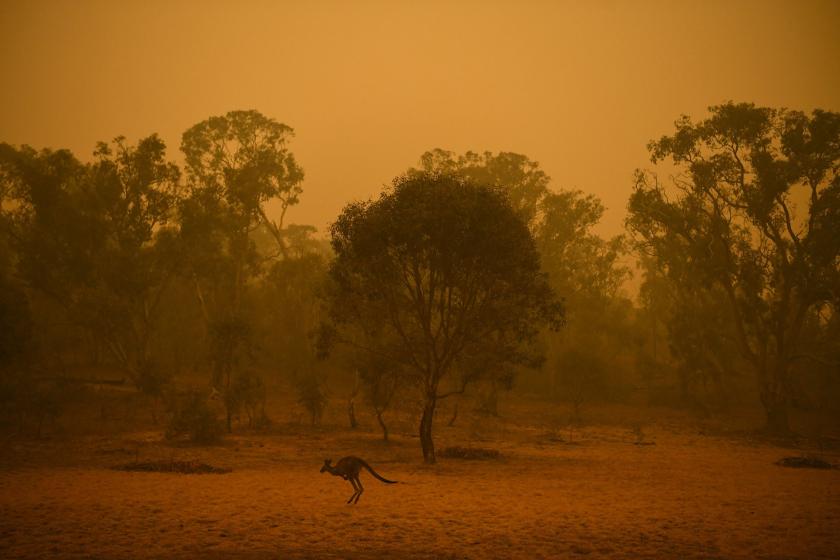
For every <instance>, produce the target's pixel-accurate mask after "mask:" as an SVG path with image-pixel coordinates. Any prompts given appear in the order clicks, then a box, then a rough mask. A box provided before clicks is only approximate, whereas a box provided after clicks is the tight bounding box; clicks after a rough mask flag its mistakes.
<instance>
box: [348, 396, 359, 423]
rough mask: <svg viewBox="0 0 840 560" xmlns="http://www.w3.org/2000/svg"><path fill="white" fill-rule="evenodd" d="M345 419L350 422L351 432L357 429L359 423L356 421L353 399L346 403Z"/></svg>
mask: <svg viewBox="0 0 840 560" xmlns="http://www.w3.org/2000/svg"><path fill="white" fill-rule="evenodd" d="M347 417H348V419H349V420H350V429H351V430H355V429H356V428H358V427H359V423H358V422H357V421H356V403H355V402H353V399H350V402H348V403H347Z"/></svg>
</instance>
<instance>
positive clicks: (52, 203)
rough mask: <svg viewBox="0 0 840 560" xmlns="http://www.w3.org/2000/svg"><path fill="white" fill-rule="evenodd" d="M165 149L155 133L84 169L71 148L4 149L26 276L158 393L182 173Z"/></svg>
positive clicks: (109, 149) (120, 145) (102, 148)
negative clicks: (160, 338) (159, 335)
mask: <svg viewBox="0 0 840 560" xmlns="http://www.w3.org/2000/svg"><path fill="white" fill-rule="evenodd" d="M165 150H166V147H165V145H164V143H163V142H162V141H161V140H160V139H159V138H158V137H157V136H154V135H153V136H150V137H148V138H145V139H143V140H141V141H140V142H139V143H138V144H137V146H130V145H127V144H126V143H125V141H124V139H123V138H117V139H116V140H115V141H114V142H113V143H112V144H106V143H99V145H98V147H97V149H96V151H95V157H96V160H95V161H94V162H93V163H92V164H88V165H84V164H81V163H79V162H78V161H77V160H76V159H75V158H74V157H73V156H72V155H71V154H70V153H69V152H66V151H57V152H51V151H48V150H44V151H42V152H35V151H34V150H32V149H31V148H27V147H23V148H21V149H19V150H15V149H13V148H10V147H6V148H5V149H4V151H3V153H4V158H3V164H2V165H3V168H4V173H5V176H6V178H7V179H8V180H9V182H10V183H9V184H10V186H11V193H12V194H13V196H14V199H15V202H16V204H15V208H16V209H15V211H14V212H13V213H12V215H11V217H10V220H9V224H10V228H11V231H12V232H13V233H12V238H13V239H14V245H15V248H16V251H17V254H18V255H19V260H18V263H17V269H18V273H19V274H20V276H21V277H22V278H23V279H24V281H25V283H26V285H27V286H28V287H29V288H31V289H33V290H35V291H37V292H38V293H40V294H42V295H43V296H45V297H46V298H48V299H49V300H50V302H51V303H52V305H54V306H57V307H58V308H60V309H61V310H62V311H63V313H64V315H65V317H66V320H67V321H68V322H69V323H70V324H75V325H78V326H79V327H81V328H83V329H84V330H86V331H87V332H89V333H90V334H91V335H92V336H93V337H94V339H95V340H97V341H98V342H99V343H100V344H101V345H103V346H104V347H105V349H106V350H107V351H108V353H109V354H110V356H111V358H112V359H113V360H114V362H115V363H116V364H118V365H119V366H120V367H122V368H123V369H124V370H125V371H126V372H127V373H128V374H129V375H130V376H131V378H132V379H133V380H134V381H135V383H136V384H137V385H138V387H140V388H141V389H143V390H144V391H146V392H149V393H152V394H159V392H160V389H161V384H162V382H163V375H164V374H163V373H162V372H161V371H159V370H158V368H157V367H156V365H155V363H154V361H153V360H152V358H151V356H150V344H151V340H152V338H153V336H154V333H155V330H156V328H157V315H158V312H159V303H160V298H161V294H162V293H163V291H164V290H165V289H166V287H167V285H168V283H169V281H170V280H171V279H172V278H173V276H174V275H175V273H176V270H177V262H178V255H177V253H176V251H175V249H174V244H173V243H172V239H173V235H172V231H173V230H172V228H171V227H170V226H171V223H172V218H173V216H174V215H173V210H174V208H175V206H176V204H177V202H178V197H179V177H180V173H179V171H178V168H177V167H176V166H175V165H174V164H173V163H170V162H167V161H166V155H165Z"/></svg>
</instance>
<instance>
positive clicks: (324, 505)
mask: <svg viewBox="0 0 840 560" xmlns="http://www.w3.org/2000/svg"><path fill="white" fill-rule="evenodd" d="M536 406H545V407H549V406H551V405H548V404H539V405H533V407H536ZM529 407H531V408H529ZM533 407H532V406H531V405H528V404H525V405H521V406H519V407H518V408H517V407H512V408H509V409H508V410H504V411H503V414H502V417H501V418H485V417H480V416H477V415H474V416H470V415H469V414H467V413H462V414H461V417H460V418H459V420H458V422H457V423H456V425H455V427H451V428H450V427H446V426H445V424H446V422H445V421H441V425H440V426H439V427H438V428H437V444H438V448H443V447H446V446H448V445H472V446H482V447H488V448H493V449H497V450H499V451H500V452H501V458H500V459H497V460H487V461H464V460H457V459H440V460H439V462H438V464H437V465H433V466H427V465H423V464H422V463H421V461H420V450H419V443H418V440H417V438H415V437H412V436H411V435H410V433H408V432H407V431H405V432H403V433H400V431H401V430H399V429H397V430H395V431H396V432H397V434H396V435H395V436H394V438H393V440H392V441H391V442H390V443H388V444H385V443H384V442H382V441H381V439H380V437H379V435H378V434H377V432H376V431H375V430H374V426H375V424H373V423H372V422H371V423H369V427H365V425H363V426H362V427H361V428H360V429H357V430H349V429H346V428H339V422H340V417H338V416H336V418H334V419H333V420H332V421H334V423H333V424H331V423H330V422H331V421H328V422H327V423H326V424H325V425H324V426H323V427H321V428H311V427H307V426H303V425H293V424H284V423H282V422H276V423H275V425H274V426H273V427H272V428H270V429H269V430H267V431H262V432H258V431H249V430H246V429H240V430H237V432H236V433H235V434H234V435H233V436H230V437H228V438H227V439H226V440H225V442H224V443H222V444H220V445H217V446H210V447H195V446H185V445H171V444H167V443H166V442H164V441H162V439H161V431H160V430H144V431H139V432H124V431H119V432H117V431H115V432H114V433H111V434H98V435H97V434H92V435H91V434H89V435H86V436H75V437H61V438H58V437H49V436H48V437H46V438H45V439H42V440H33V439H23V438H12V439H10V440H8V441H7V442H6V444H5V446H4V451H3V455H2V457H0V557H3V558H18V557H20V558H41V557H43V558H196V557H203V558H408V559H411V558H528V559H531V558H568V557H589V558H745V559H746V558H809V559H810V558H838V557H840V470H825V471H824V470H815V469H791V468H783V467H780V466H777V465H775V464H774V463H775V461H777V460H779V459H780V458H782V457H785V456H790V455H798V454H802V453H803V452H804V451H803V449H802V446H801V445H798V444H796V442H795V441H794V442H791V441H785V442H781V443H773V442H768V441H766V440H758V439H754V438H753V439H750V438H748V437H746V436H745V435H744V434H740V433H739V434H729V433H724V432H721V431H720V430H717V431H714V430H709V429H708V428H702V427H698V424H697V423H694V422H691V421H687V420H683V419H680V418H676V419H672V418H670V417H667V415H664V414H660V413H659V412H658V411H652V410H648V411H645V412H644V418H643V419H642V420H637V421H634V422H631V423H625V424H621V423H616V422H612V421H609V422H608V421H602V418H603V417H605V416H604V415H603V414H601V415H599V414H594V413H593V414H591V415H590V420H589V422H588V423H587V424H586V425H585V426H583V427H581V428H578V429H575V430H571V431H570V430H568V429H567V428H557V425H558V423H557V422H555V423H553V424H552V422H546V421H543V422H541V423H537V422H534V421H532V420H531V418H534V417H539V418H543V419H544V418H546V416H545V415H543V414H542V413H539V411H535V409H534V408H533ZM328 420H329V419H328ZM443 420H446V419H443ZM394 422H395V425H397V426H399V421H398V419H397V420H394ZM408 425H409V423H408V422H406V427H408ZM634 425H642V426H643V428H642V430H641V432H640V431H639V430H638V429H635V430H634V428H633V426H634ZM558 430H559V431H558ZM640 434H643V440H642V441H643V442H644V443H650V445H636V442H637V441H638V440H639V436H640ZM821 453H822V456H823V457H826V458H828V459H830V460H831V461H834V462H837V461H838V458H840V457H838V455H837V454H836V453H833V452H831V451H825V450H822V451H821ZM348 454H354V455H359V456H361V457H363V458H365V459H367V460H368V461H369V462H370V463H371V464H372V465H373V466H374V468H376V469H377V470H378V471H379V472H380V473H381V474H382V475H384V476H385V477H386V478H390V479H395V480H398V481H399V484H394V485H386V484H382V483H380V482H378V481H376V480H375V479H373V478H372V477H370V476H369V475H368V474H367V473H363V474H362V482H363V484H364V485H365V489H366V491H365V493H364V495H363V496H362V497H361V500H360V501H359V503H358V505H347V504H346V503H345V501H346V500H347V498H349V497H350V495H351V494H352V492H353V490H352V488H351V486H350V484H349V483H348V482H346V481H343V480H341V479H339V478H337V477H333V476H330V475H328V474H319V472H318V471H319V468H320V466H321V464H322V463H323V460H324V459H325V458H327V457H331V458H332V459H334V460H337V459H338V458H340V457H341V456H343V455H348ZM138 458H139V459H140V460H155V459H169V458H171V459H179V460H180V459H196V460H201V461H204V462H207V463H211V464H213V465H216V466H222V467H229V468H232V469H233V472H232V473H229V474H204V475H184V474H165V473H132V472H121V471H115V470H112V469H111V468H110V467H112V466H114V465H118V464H122V463H126V462H130V461H133V460H135V459H138Z"/></svg>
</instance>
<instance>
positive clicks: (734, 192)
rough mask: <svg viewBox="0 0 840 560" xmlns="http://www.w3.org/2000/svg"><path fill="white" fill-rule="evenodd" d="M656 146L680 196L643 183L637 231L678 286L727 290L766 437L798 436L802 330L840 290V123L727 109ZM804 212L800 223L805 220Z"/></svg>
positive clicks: (636, 199) (823, 117) (633, 212)
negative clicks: (792, 408)
mask: <svg viewBox="0 0 840 560" xmlns="http://www.w3.org/2000/svg"><path fill="white" fill-rule="evenodd" d="M710 113H711V115H710V116H709V117H708V118H706V119H705V120H703V121H700V122H697V123H695V122H692V121H691V120H690V119H689V118H688V117H682V118H681V119H680V120H678V121H677V123H676V131H675V133H674V134H673V135H672V136H664V137H662V138H661V139H660V140H658V141H654V142H651V143H650V145H649V149H650V152H651V160H652V161H653V162H654V163H655V162H658V161H661V160H663V159H666V158H670V159H671V161H672V162H673V164H674V165H676V166H677V167H678V168H679V170H680V172H681V173H680V175H678V176H676V177H675V179H674V184H673V188H670V189H669V188H666V187H665V186H663V185H662V184H660V183H659V182H658V181H657V179H656V176H654V175H652V174H649V173H642V172H640V173H638V175H637V182H636V188H635V191H634V192H633V195H632V197H631V199H630V202H629V211H630V216H629V218H628V225H629V227H630V229H631V230H632V231H633V232H634V233H635V234H636V236H637V238H638V240H639V241H640V242H641V243H642V244H643V246H644V247H645V248H646V250H648V251H650V253H651V254H652V255H654V256H655V257H656V259H657V261H658V264H659V265H660V267H661V268H662V269H663V270H664V271H666V273H667V274H668V275H670V276H671V277H672V278H673V279H674V281H675V283H676V285H679V283H680V282H681V281H682V280H683V279H685V278H693V279H694V281H693V282H692V284H695V285H696V284H697V283H698V282H699V283H706V284H709V285H710V286H711V285H713V286H715V287H716V288H719V289H720V290H721V293H722V294H723V296H724V297H725V301H726V305H727V308H728V310H729V313H730V316H729V319H730V320H731V321H732V325H733V330H734V332H735V335H736V341H737V344H738V348H739V350H740V352H741V354H742V356H743V357H744V359H745V360H746V362H747V363H748V364H749V365H750V367H751V368H752V369H753V371H754V372H755V375H756V378H757V380H758V385H759V390H760V391H759V392H760V396H761V402H762V403H763V405H764V409H765V412H766V417H767V428H768V429H769V430H771V431H773V432H785V431H787V430H788V429H789V420H788V407H789V405H790V401H791V395H792V386H793V384H794V380H793V379H792V378H791V376H790V374H791V366H792V364H793V363H794V362H795V361H796V360H798V359H801V358H802V356H801V350H802V342H803V341H802V334H803V327H804V325H806V323H807V322H808V320H809V317H810V316H811V315H812V314H813V313H815V312H816V311H817V310H819V309H820V308H821V307H822V306H824V305H827V304H829V303H831V302H836V301H837V300H836V297H837V292H838V290H839V289H840V288H838V287H840V269H839V267H838V265H837V263H838V257H840V175H839V174H838V169H840V115H838V114H836V113H830V112H825V111H819V110H817V111H814V112H813V113H812V114H811V115H806V114H804V113H802V112H798V111H788V110H774V109H769V108H765V107H756V106H755V105H753V104H751V103H740V104H735V103H731V102H730V103H727V104H724V105H719V106H714V107H711V108H710ZM797 210H799V212H797Z"/></svg>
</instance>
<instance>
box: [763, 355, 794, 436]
mask: <svg viewBox="0 0 840 560" xmlns="http://www.w3.org/2000/svg"><path fill="white" fill-rule="evenodd" d="M761 374H763V375H762V376H761V404H763V405H764V413H765V414H766V417H767V418H766V424H765V426H764V429H765V430H766V431H767V432H768V433H770V434H774V435H785V434H788V433H790V419H789V417H788V394H787V383H786V380H787V364H786V360H785V361H782V362H781V363H779V364H778V365H777V366H776V367H775V368H773V370H772V371H770V372H768V371H764V372H761Z"/></svg>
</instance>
